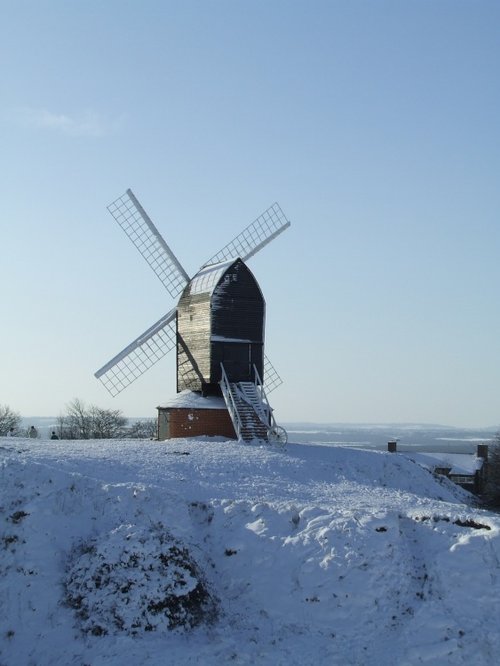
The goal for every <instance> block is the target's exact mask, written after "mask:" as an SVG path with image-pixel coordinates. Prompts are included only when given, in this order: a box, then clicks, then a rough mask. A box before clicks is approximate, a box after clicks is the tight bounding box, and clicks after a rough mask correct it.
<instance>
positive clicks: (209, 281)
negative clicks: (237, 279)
mask: <svg viewBox="0 0 500 666" xmlns="http://www.w3.org/2000/svg"><path fill="white" fill-rule="evenodd" d="M235 261H236V258H233V259H230V260H229V261H223V262H221V263H219V264H211V265H210V266H204V267H203V268H202V269H201V270H200V271H198V273H197V274H196V275H195V276H194V278H193V279H192V280H191V282H190V293H191V294H204V293H207V294H211V293H212V292H213V290H214V289H215V287H216V286H217V284H218V282H219V280H220V279H221V277H222V276H223V275H224V273H225V272H226V271H227V269H228V268H229V266H231V264H233V263H234V262H235Z"/></svg>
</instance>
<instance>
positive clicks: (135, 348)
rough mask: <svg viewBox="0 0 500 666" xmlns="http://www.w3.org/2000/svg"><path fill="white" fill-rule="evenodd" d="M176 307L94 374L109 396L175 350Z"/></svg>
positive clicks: (115, 393)
mask: <svg viewBox="0 0 500 666" xmlns="http://www.w3.org/2000/svg"><path fill="white" fill-rule="evenodd" d="M175 315H176V308H173V309H172V310H170V312H167V314H166V315H164V316H163V317H161V319H159V320H158V321H157V322H156V323H154V324H153V325H152V326H150V327H149V328H148V329H147V331H144V333H142V334H141V335H140V336H139V337H137V338H136V339H135V340H134V341H133V342H131V343H130V344H129V345H127V347H125V349H123V350H122V351H121V352H120V353H119V354H117V355H116V356H115V357H113V358H112V359H111V360H110V361H108V363H106V365H103V366H102V368H100V369H99V370H98V371H97V372H96V373H95V375H94V376H95V377H97V379H99V380H100V381H101V382H102V383H103V384H104V386H105V387H106V389H107V390H108V391H109V392H110V393H111V395H113V396H114V395H117V394H118V393H120V391H122V390H123V389H124V388H126V387H127V386H128V385H129V384H131V383H132V382H133V381H135V380H136V379H138V378H139V377H140V376H141V375H142V374H144V373H145V372H146V370H149V368H150V367H151V366H153V365H154V364H155V363H156V362H157V361H159V360H160V359H161V358H163V357H164V356H165V354H167V353H168V352H169V351H171V350H172V349H173V348H174V347H175V343H176V333H175Z"/></svg>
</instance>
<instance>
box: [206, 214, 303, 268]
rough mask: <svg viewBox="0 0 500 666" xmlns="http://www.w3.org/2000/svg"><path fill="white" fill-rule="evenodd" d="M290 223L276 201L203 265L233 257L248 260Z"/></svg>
mask: <svg viewBox="0 0 500 666" xmlns="http://www.w3.org/2000/svg"><path fill="white" fill-rule="evenodd" d="M290 224H291V223H290V221H289V220H287V218H286V215H285V214H284V212H283V211H282V210H281V208H280V206H279V205H278V204H277V203H274V204H273V205H272V206H270V207H269V208H268V209H267V210H266V211H264V212H263V213H262V215H259V217H258V218H257V219H256V220H254V221H253V222H252V223H251V224H249V225H248V227H246V228H245V229H243V231H242V232H241V233H240V234H238V235H237V236H236V237H235V238H233V240H232V241H231V242H230V243H228V244H227V245H225V246H224V247H223V248H222V249H221V250H219V252H217V253H216V254H214V255H213V256H212V257H210V259H209V260H208V261H206V262H205V263H204V264H203V266H208V265H210V264H218V263H220V262H222V261H226V260H227V259H232V258H233V257H240V258H241V259H243V261H246V260H247V259H249V258H250V257H253V255H254V254H256V253H257V252H259V250H262V248H263V247H265V246H266V245H267V244H268V243H270V242H271V241H272V240H274V239H275V238H276V237H277V236H279V235H280V234H282V233H283V232H284V231H285V230H286V229H288V227H289V226H290Z"/></svg>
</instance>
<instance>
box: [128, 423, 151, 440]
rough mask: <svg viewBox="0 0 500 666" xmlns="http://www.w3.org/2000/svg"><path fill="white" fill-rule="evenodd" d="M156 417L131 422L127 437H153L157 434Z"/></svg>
mask: <svg viewBox="0 0 500 666" xmlns="http://www.w3.org/2000/svg"><path fill="white" fill-rule="evenodd" d="M156 431H157V421H156V419H142V420H139V421H135V422H134V423H132V425H131V426H130V428H129V430H128V435H127V437H130V438H131V439H153V438H154V437H156V434H157V432H156Z"/></svg>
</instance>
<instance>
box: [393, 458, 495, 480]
mask: <svg viewBox="0 0 500 666" xmlns="http://www.w3.org/2000/svg"><path fill="white" fill-rule="evenodd" d="M405 455H406V456H408V458H411V459H412V460H414V461H415V462H416V463H418V464H419V465H422V466H423V467H427V468H429V469H435V468H436V467H449V468H450V474H460V475H466V476H469V475H470V476H472V475H474V474H475V472H476V471H477V470H479V469H481V467H482V466H483V462H484V460H483V458H478V457H477V456H476V455H475V454H470V453H405Z"/></svg>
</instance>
